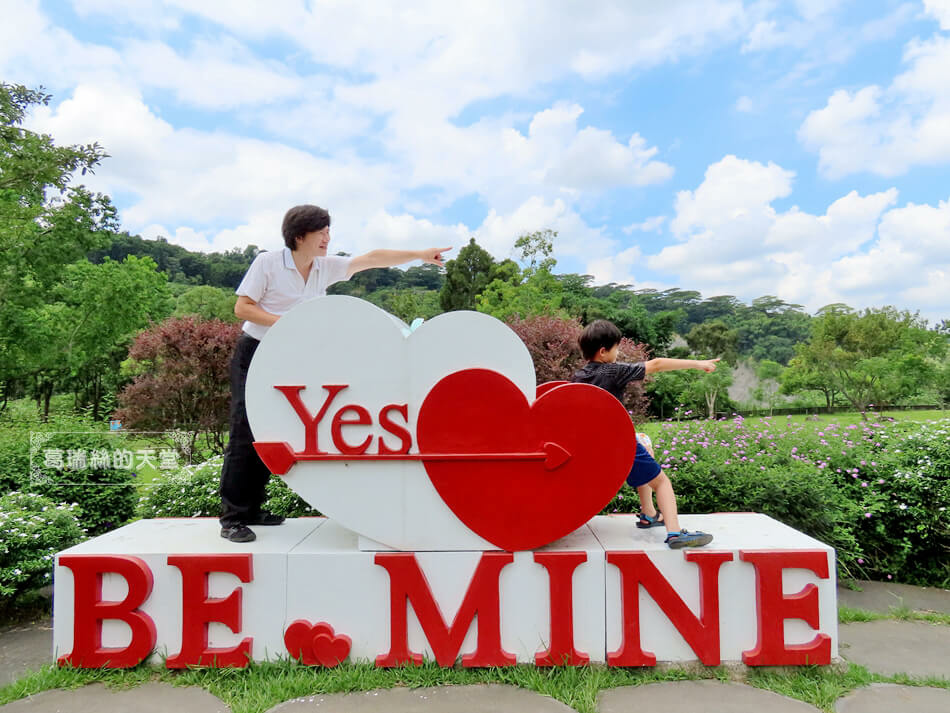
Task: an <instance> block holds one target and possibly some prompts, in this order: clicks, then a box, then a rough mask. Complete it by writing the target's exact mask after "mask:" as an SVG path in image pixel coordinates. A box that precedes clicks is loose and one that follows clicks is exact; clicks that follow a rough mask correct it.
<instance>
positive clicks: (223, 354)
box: [115, 317, 241, 452]
mask: <svg viewBox="0 0 950 713" xmlns="http://www.w3.org/2000/svg"><path fill="white" fill-rule="evenodd" d="M240 334H241V325H240V324H225V323H224V322H221V321H219V320H199V319H195V318H194V317H177V318H171V319H168V320H166V321H164V322H162V323H161V324H159V325H157V326H155V327H152V328H150V329H147V330H146V331H144V332H142V333H141V334H139V335H138V337H136V338H135V341H134V342H133V343H132V347H131V348H130V349H129V359H130V360H131V361H132V362H133V368H134V369H135V370H136V371H137V372H138V373H137V376H136V377H135V379H134V380H133V381H132V383H131V384H129V385H128V386H126V387H125V389H123V390H122V392H121V393H120V394H119V396H118V401H119V409H118V411H116V414H115V415H116V418H118V419H120V420H121V421H122V423H123V425H124V426H126V427H127V428H134V429H140V430H149V431H170V430H178V431H183V432H185V433H188V434H190V437H191V440H190V443H189V445H188V449H191V450H193V448H194V445H195V441H196V440H197V438H198V436H199V435H203V436H204V438H205V442H206V445H207V446H208V447H210V448H212V449H213V450H216V451H217V452H221V451H223V450H224V435H225V433H226V432H227V429H228V411H229V408H230V398H231V396H230V379H229V376H228V372H229V365H230V361H231V353H232V352H233V350H234V344H235V342H236V341H237V339H238V337H239V336H240ZM186 450H187V449H186Z"/></svg>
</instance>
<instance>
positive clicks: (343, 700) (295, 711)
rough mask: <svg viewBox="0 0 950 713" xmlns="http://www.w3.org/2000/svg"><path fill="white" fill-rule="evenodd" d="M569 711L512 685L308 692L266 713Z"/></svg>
mask: <svg viewBox="0 0 950 713" xmlns="http://www.w3.org/2000/svg"><path fill="white" fill-rule="evenodd" d="M316 711H320V713H337V712H338V711H339V713H404V712H405V713H408V712H409V711H413V712H415V711H420V712H428V711H431V712H432V713H509V712H510V713H573V711H574V709H573V708H571V707H570V706H566V705H564V704H563V703H561V702H560V701H556V700H554V699H553V698H549V697H547V696H542V695H540V694H538V693H533V692H532V691H526V690H524V689H523V688H515V687H513V686H500V685H495V684H490V685H476V686H438V687H434V688H390V689H386V690H380V691H366V692H364V693H339V694H332V695H331V694H327V695H316V696H308V697H307V698H298V699H295V700H292V701H287V702H285V703H281V704H280V705H279V706H276V707H274V708H271V709H270V711H268V713H316Z"/></svg>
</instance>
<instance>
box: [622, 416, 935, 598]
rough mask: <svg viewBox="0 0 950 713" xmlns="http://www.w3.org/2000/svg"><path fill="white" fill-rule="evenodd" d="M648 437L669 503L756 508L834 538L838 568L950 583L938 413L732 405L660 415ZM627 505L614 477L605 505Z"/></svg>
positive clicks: (632, 497)
mask: <svg viewBox="0 0 950 713" xmlns="http://www.w3.org/2000/svg"><path fill="white" fill-rule="evenodd" d="M750 423H751V422H750ZM653 440H654V450H655V452H656V456H657V460H658V461H660V463H661V464H662V465H664V466H665V467H666V471H667V473H668V474H669V476H670V478H671V480H672V482H673V488H674V490H675V491H676V494H677V502H678V505H679V510H680V512H683V513H704V512H716V511H756V512H762V513H765V514H766V515H770V516H771V517H774V518H776V519H777V520H781V521H782V522H784V523H786V524H788V525H791V526H792V527H795V528H797V529H799V530H801V531H803V532H805V533H807V534H809V535H811V536H813V537H815V538H817V539H819V540H821V541H823V542H825V543H827V544H829V545H832V546H833V547H835V549H836V550H837V556H838V565H839V569H840V570H841V573H842V574H843V575H845V576H854V577H861V578H869V579H882V580H884V579H890V578H893V579H895V580H899V581H902V582H908V583H913V584H925V585H933V586H944V587H945V586H948V585H950V556H948V553H950V513H948V512H947V506H948V505H950V419H941V420H937V421H927V422H900V423H898V422H892V421H887V420H880V421H879V420H871V421H869V422H868V423H866V424H859V425H837V424H828V423H822V424H814V423H800V422H792V421H791V420H789V419H786V418H772V419H769V418H766V419H762V420H760V421H757V422H756V423H755V425H754V426H750V425H747V424H746V422H745V420H744V419H742V418H741V417H739V418H735V419H732V420H729V421H691V422H684V423H675V424H674V423H666V424H663V427H662V430H661V433H660V435H659V436H658V437H656V438H654V439H653ZM638 510H639V500H638V498H637V494H636V491H634V490H632V489H630V488H627V487H626V486H624V488H623V490H622V491H621V492H620V493H619V494H618V495H617V497H615V498H614V499H613V501H612V502H611V503H610V504H609V505H608V507H607V508H606V509H605V512H637V511H638ZM713 534H715V533H713Z"/></svg>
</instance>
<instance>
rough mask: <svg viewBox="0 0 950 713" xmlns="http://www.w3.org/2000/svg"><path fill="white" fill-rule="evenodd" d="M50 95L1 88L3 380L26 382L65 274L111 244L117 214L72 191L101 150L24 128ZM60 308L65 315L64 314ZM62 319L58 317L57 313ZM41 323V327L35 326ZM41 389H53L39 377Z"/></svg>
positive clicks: (51, 325)
mask: <svg viewBox="0 0 950 713" xmlns="http://www.w3.org/2000/svg"><path fill="white" fill-rule="evenodd" d="M49 99H50V96H49V95H47V94H45V93H43V92H42V91H36V90H32V89H28V88H26V87H24V86H21V85H11V84H5V83H0V379H3V380H4V381H5V382H9V381H10V380H23V379H25V378H26V377H27V376H28V375H29V373H30V372H31V371H35V370H34V369H33V363H32V362H33V355H32V354H31V353H30V352H29V351H26V350H24V348H23V345H24V344H26V343H30V342H32V343H36V332H37V330H40V331H42V330H47V332H48V333H49V334H52V332H53V331H55V329H57V328H58V327H57V326H56V325H57V321H58V320H59V319H61V318H62V315H61V314H58V313H57V310H52V309H50V310H45V313H44V314H40V313H41V312H44V309H43V307H44V305H47V304H48V303H49V302H50V301H51V298H52V292H53V290H54V288H55V287H56V286H57V285H58V284H59V283H60V282H61V280H62V277H63V272H64V267H65V266H66V265H69V264H70V263H73V262H76V261H77V260H82V259H85V255H86V254H87V253H88V252H89V251H91V250H95V249H98V248H102V247H104V246H106V245H108V244H109V241H110V239H111V236H112V235H113V233H114V229H115V225H116V215H115V209H114V208H113V207H112V204H111V203H110V201H109V199H108V198H107V197H106V196H103V195H99V194H94V193H91V192H90V191H88V190H87V189H85V188H84V187H82V186H76V185H73V184H72V180H73V177H74V175H75V174H76V173H77V172H78V173H80V174H81V175H84V174H86V173H87V172H90V171H92V170H93V168H94V167H95V166H97V165H98V164H99V162H100V161H101V160H102V159H103V158H104V157H105V156H106V154H105V152H104V150H103V149H102V147H100V146H99V145H98V144H89V145H85V146H57V145H56V144H55V142H54V141H53V139H52V137H50V136H48V135H45V134H37V133H35V132H33V131H29V130H28V129H25V128H23V126H22V123H23V119H24V117H25V115H26V113H27V111H28V110H29V109H30V107H33V106H37V105H44V104H46V103H48V102H49ZM63 309H65V308H63ZM59 311H60V312H62V311H63V310H59ZM36 320H40V322H41V323H37V321H36ZM39 387H40V390H41V391H42V392H43V393H44V394H49V393H51V388H52V386H51V385H50V383H49V382H48V381H47V380H44V379H43V378H42V377H40V383H39Z"/></svg>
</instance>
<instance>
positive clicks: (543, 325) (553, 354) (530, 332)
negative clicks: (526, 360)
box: [508, 316, 649, 423]
mask: <svg viewBox="0 0 950 713" xmlns="http://www.w3.org/2000/svg"><path fill="white" fill-rule="evenodd" d="M508 326H509V327H511V329H512V330H514V332H515V334H517V335H518V336H519V337H521V341H523V342H524V344H525V346H526V347H527V348H528V353H529V354H531V361H533V362H534V373H535V378H536V379H537V383H539V384H543V383H545V382H547V381H570V379H571V375H573V373H574V372H575V371H576V370H577V369H579V368H581V367H582V366H583V365H584V356H583V355H582V354H581V348H580V346H579V345H578V343H577V339H578V337H580V335H581V332H582V331H583V329H584V328H583V327H582V326H581V324H580V322H578V321H577V320H576V319H564V318H561V317H550V316H538V317H528V318H527V319H518V318H513V319H511V320H509V321H508ZM646 359H647V347H646V345H645V344H637V343H635V342H633V341H631V340H630V339H627V338H626V337H624V338H623V339H622V340H621V342H620V355H619V357H618V360H619V361H625V362H638V361H645V360H646ZM623 403H624V406H626V407H627V410H628V411H629V412H630V415H631V416H632V417H633V420H634V421H635V422H636V423H641V422H642V421H644V420H646V413H647V405H648V404H649V398H648V397H647V396H646V394H645V393H644V390H643V382H642V381H638V382H634V383H632V384H631V385H630V386H628V387H627V390H626V392H625V393H624V399H623Z"/></svg>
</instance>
